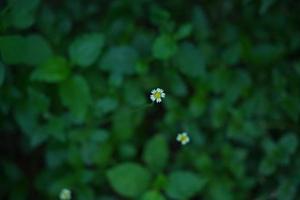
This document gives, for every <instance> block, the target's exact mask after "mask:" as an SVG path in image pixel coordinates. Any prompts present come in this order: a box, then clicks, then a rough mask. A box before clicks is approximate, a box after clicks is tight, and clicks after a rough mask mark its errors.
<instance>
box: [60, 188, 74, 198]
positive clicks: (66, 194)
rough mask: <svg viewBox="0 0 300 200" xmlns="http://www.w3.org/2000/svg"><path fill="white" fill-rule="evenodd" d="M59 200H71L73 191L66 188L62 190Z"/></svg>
mask: <svg viewBox="0 0 300 200" xmlns="http://www.w3.org/2000/svg"><path fill="white" fill-rule="evenodd" d="M59 198H60V199H61V200H70V199H71V191H70V190H69V189H66V188H64V189H62V190H61V192H60V194H59Z"/></svg>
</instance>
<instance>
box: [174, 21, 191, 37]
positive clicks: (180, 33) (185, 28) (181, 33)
mask: <svg viewBox="0 0 300 200" xmlns="http://www.w3.org/2000/svg"><path fill="white" fill-rule="evenodd" d="M192 30H193V26H192V25H191V24H183V25H182V26H180V27H179V29H178V30H177V32H176V33H175V38H176V39H177V40H180V39H184V38H186V37H188V36H189V35H190V34H191V33H192Z"/></svg>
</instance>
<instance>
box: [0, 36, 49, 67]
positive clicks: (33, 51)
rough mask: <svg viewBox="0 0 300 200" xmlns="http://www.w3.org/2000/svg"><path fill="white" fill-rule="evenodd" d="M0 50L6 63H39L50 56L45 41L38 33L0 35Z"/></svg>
mask: <svg viewBox="0 0 300 200" xmlns="http://www.w3.org/2000/svg"><path fill="white" fill-rule="evenodd" d="M0 52H1V54H2V57H3V60H4V62H5V63H6V64H26V65H39V64H42V63H43V62H45V61H46V60H47V59H49V58H50V57H51V56H52V50H51V48H50V46H49V44H48V43H47V41H46V40H45V39H44V38H43V37H41V36H40V35H30V36H28V37H27V38H25V37H21V36H18V35H10V36H2V37H0Z"/></svg>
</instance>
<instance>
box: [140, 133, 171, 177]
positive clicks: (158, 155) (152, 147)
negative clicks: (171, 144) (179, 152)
mask: <svg viewBox="0 0 300 200" xmlns="http://www.w3.org/2000/svg"><path fill="white" fill-rule="evenodd" d="M168 158H169V148H168V144H167V142H166V139H165V138H164V137H163V136H161V135H157V136H154V137H153V138H152V139H150V140H149V141H148V142H147V144H146V146H145V149H144V153H143V159H144V161H145V162H146V163H147V165H148V167H149V168H150V169H152V170H153V171H161V170H162V169H163V168H164V167H165V166H166V165H167V163H168Z"/></svg>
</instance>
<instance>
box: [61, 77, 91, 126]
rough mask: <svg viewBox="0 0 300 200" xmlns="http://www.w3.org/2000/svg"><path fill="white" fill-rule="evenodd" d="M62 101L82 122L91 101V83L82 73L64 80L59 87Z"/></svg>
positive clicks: (76, 118)
mask: <svg viewBox="0 0 300 200" xmlns="http://www.w3.org/2000/svg"><path fill="white" fill-rule="evenodd" d="M59 93H60V98H61V102H62V103H63V105H65V106H66V107H68V108H69V110H70V111H71V113H72V115H73V116H74V118H75V120H76V121H77V120H78V121H79V122H82V121H83V120H84V118H85V116H86V113H87V110H88V107H89V105H90V103H91V94H90V89H89V85H88V84H87V82H86V81H85V79H84V78H83V77H82V76H80V75H75V76H73V77H71V78H70V79H68V80H66V81H64V82H63V83H62V84H61V86H60V89H59Z"/></svg>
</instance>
